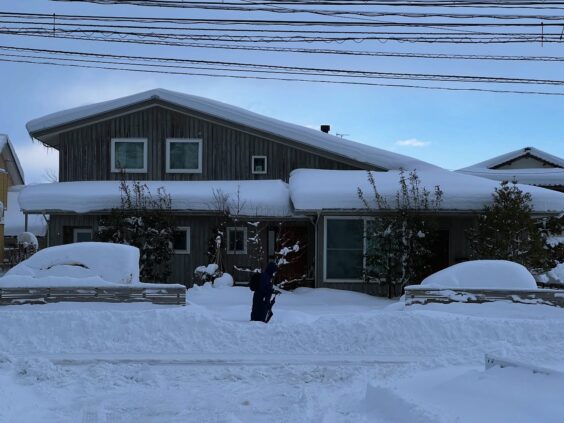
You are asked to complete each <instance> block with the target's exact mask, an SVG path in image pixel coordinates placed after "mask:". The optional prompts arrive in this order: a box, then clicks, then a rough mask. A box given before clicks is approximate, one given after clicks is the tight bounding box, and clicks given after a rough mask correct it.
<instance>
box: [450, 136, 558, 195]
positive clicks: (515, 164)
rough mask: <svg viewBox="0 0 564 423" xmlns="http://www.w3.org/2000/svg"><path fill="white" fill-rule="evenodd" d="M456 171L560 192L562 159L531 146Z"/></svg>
mask: <svg viewBox="0 0 564 423" xmlns="http://www.w3.org/2000/svg"><path fill="white" fill-rule="evenodd" d="M457 172H460V173H464V174H467V175H474V176H481V177H483V178H488V179H493V180H495V181H509V182H519V183H521V184H527V185H535V186H539V187H543V188H548V189H552V190H555V191H560V192H564V159H562V158H560V157H557V156H554V155H552V154H549V153H546V152H544V151H542V150H539V149H537V148H534V147H525V148H521V149H519V150H516V151H512V152H510V153H506V154H502V155H501V156H497V157H494V158H491V159H489V160H486V161H483V162H480V163H476V164H475V165H472V166H468V167H465V168H463V169H459V170H457Z"/></svg>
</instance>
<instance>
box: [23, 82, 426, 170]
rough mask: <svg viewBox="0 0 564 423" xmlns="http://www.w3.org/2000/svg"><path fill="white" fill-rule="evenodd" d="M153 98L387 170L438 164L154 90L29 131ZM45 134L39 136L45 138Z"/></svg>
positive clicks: (38, 122) (36, 124)
mask: <svg viewBox="0 0 564 423" xmlns="http://www.w3.org/2000/svg"><path fill="white" fill-rule="evenodd" d="M150 100H161V101H164V102H167V103H170V104H173V105H176V106H179V107H181V108H187V109H191V110H195V111H197V112H200V113H204V114H206V115H209V116H214V117H217V118H220V119H223V120H226V121H229V122H234V123H237V124H240V125H243V126H247V127H249V128H253V129H257V130H260V131H262V132H265V133H269V134H272V135H276V136H279V137H283V138H285V139H288V140H292V141H294V142H297V143H301V144H304V145H306V146H309V147H313V148H316V149H320V150H324V151H327V152H328V153H331V154H336V155H339V156H342V157H344V158H348V159H352V160H354V161H357V162H361V163H365V164H368V165H371V166H376V167H378V168H383V169H399V168H404V169H415V168H417V169H422V168H424V167H434V166H433V165H431V164H428V163H426V162H423V161H421V160H418V159H415V158H412V157H408V156H404V155H401V154H397V153H392V152H390V151H386V150H382V149H379V148H376V147H371V146H368V145H366V144H361V143H358V142H355V141H350V140H347V139H343V138H340V137H336V136H333V135H330V134H326V133H324V132H321V131H317V130H314V129H311V128H306V127H303V126H300V125H295V124H292V123H287V122H283V121H280V120H277V119H274V118H270V117H266V116H262V115H259V114H257V113H254V112H250V111H248V110H245V109H242V108H240V107H236V106H232V105H229V104H225V103H221V102H219V101H215V100H210V99H207V98H204V97H198V96H194V95H189V94H184V93H179V92H175V91H169V90H164V89H153V90H149V91H145V92H142V93H138V94H134V95H130V96H127V97H122V98H118V99H115V100H110V101H104V102H101V103H96V104H91V105H87V106H81V107H76V108H72V109H68V110H63V111H60V112H56V113H52V114H49V115H47V116H44V117H41V118H38V119H34V120H32V121H30V122H28V123H27V125H26V127H27V130H28V132H29V133H30V134H31V135H32V136H35V135H34V134H36V133H37V132H39V131H46V130H49V129H54V128H57V127H59V126H61V125H68V124H73V123H77V122H79V121H81V120H83V119H86V118H90V117H94V116H97V115H100V114H104V113H109V112H112V111H114V110H118V109H123V108H124V107H130V106H134V105H136V104H139V103H143V102H147V101H150ZM41 138H42V137H41V136H39V139H40V140H41Z"/></svg>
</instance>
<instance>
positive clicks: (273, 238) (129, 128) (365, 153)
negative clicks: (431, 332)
mask: <svg viewBox="0 0 564 423" xmlns="http://www.w3.org/2000/svg"><path fill="white" fill-rule="evenodd" d="M27 129H28V131H29V133H30V135H31V136H32V137H33V138H35V139H37V140H39V141H40V142H42V143H44V144H45V145H47V146H50V147H52V148H55V149H57V150H58V151H59V157H60V160H59V180H60V182H59V183H51V184H42V185H35V186H30V187H26V188H25V189H24V190H23V191H22V193H21V194H20V197H19V201H20V205H21V207H22V209H23V210H24V212H25V213H26V214H29V215H31V214H49V215H50V221H49V230H48V238H49V245H58V244H63V243H71V242H80V241H86V240H90V239H92V237H93V234H95V233H96V231H97V229H98V226H99V222H100V218H101V217H102V216H104V215H105V214H107V213H108V212H109V211H110V210H111V209H112V208H114V207H118V206H119V205H120V191H119V185H120V178H126V179H128V180H141V181H146V183H147V186H148V187H149V188H150V189H151V191H154V190H156V189H157V188H158V187H164V188H165V189H166V191H167V192H168V193H169V194H170V195H171V199H172V209H173V212H174V215H175V220H176V224H177V231H176V233H175V252H176V254H175V256H174V258H173V263H172V268H173V272H172V277H171V280H172V281H175V282H183V283H186V284H188V285H189V284H191V283H192V275H193V271H194V269H195V268H196V267H197V266H200V265H202V264H207V260H208V258H207V251H208V243H209V241H210V240H212V239H213V236H214V230H215V229H217V227H218V225H219V224H220V222H221V220H222V210H224V208H225V205H226V204H227V205H228V208H229V210H230V213H231V217H232V219H231V223H230V225H229V226H228V227H227V228H226V234H225V235H226V243H225V244H226V245H225V252H224V264H225V267H226V269H227V270H229V271H232V272H233V269H235V268H240V267H255V266H256V267H260V266H264V264H265V263H266V260H267V257H269V256H272V255H273V254H274V252H275V251H276V250H278V249H279V248H281V247H284V246H287V247H290V246H292V245H296V244H299V246H300V249H299V254H297V255H296V257H295V260H293V261H292V263H291V271H292V273H293V274H295V275H301V276H300V277H301V278H303V279H304V280H305V281H307V283H309V284H310V285H311V286H316V287H321V286H327V287H334V288H344V289H353V290H360V289H366V287H364V286H363V284H362V283H360V282H361V280H360V274H361V272H362V269H361V267H362V264H363V257H364V248H366V246H365V245H364V242H363V233H364V230H365V225H366V219H365V217H366V215H367V211H366V209H365V208H364V207H363V205H362V203H361V202H360V201H359V199H358V197H357V194H356V192H357V189H358V188H359V187H365V188H366V184H367V179H366V177H367V173H366V172H367V171H373V172H374V174H375V175H376V180H377V183H378V186H379V189H380V188H381V189H382V192H383V194H384V195H388V196H393V195H394V193H395V191H396V190H397V187H398V179H399V169H406V170H412V169H417V172H418V173H419V174H420V176H421V178H422V182H423V184H426V185H428V186H429V187H431V189H432V188H433V187H434V185H436V184H440V185H441V187H442V188H443V191H445V201H444V207H443V209H441V233H440V235H441V236H440V237H439V238H440V243H439V244H438V245H437V249H436V250H437V257H436V263H435V267H436V268H437V269H439V268H442V267H446V266H448V265H449V264H451V263H454V262H456V261H459V260H463V259H464V257H465V254H466V250H465V248H466V245H465V240H464V230H465V228H467V227H468V226H469V225H470V224H471V223H472V219H473V216H474V215H475V213H476V210H479V209H481V208H482V207H483V206H484V205H485V204H487V203H488V202H489V201H490V200H491V193H492V192H493V190H494V188H495V186H497V183H496V182H494V181H490V180H487V179H483V178H477V177H473V176H466V175H462V174H457V173H453V172H449V171H446V170H444V169H441V168H439V167H436V166H433V165H431V164H428V163H425V162H423V161H420V160H418V159H415V158H411V157H408V156H403V155H400V154H395V153H392V152H388V151H385V150H381V149H378V148H375V147H371V146H368V145H364V144H361V143H357V142H354V141H350V140H346V139H342V138H339V137H335V136H332V135H329V134H327V133H324V132H322V131H316V130H313V129H309V128H304V127H302V126H298V125H294V124H290V123H286V122H282V121H279V120H276V119H272V118H269V117H265V116H261V115H258V114H256V113H253V112H250V111H247V110H244V109H241V108H238V107H234V106H230V105H227V104H224V103H220V102H217V101H213V100H209V99H205V98H201V97H196V96H192V95H187V94H182V93H177V92H173V91H168V90H162V89H155V90H150V91H146V92H142V93H139V94H135V95H132V96H128V97H123V98H119V99H116V100H111V101H107V102H103V103H98V104H93V105H88V106H83V107H78V108H75V109H70V110H66V111H62V112H57V113H53V114H51V115H47V116H45V117H42V118H39V119H35V120H33V121H30V122H29V123H28V124H27ZM443 185H444V187H443ZM525 189H527V190H529V191H531V192H532V194H533V196H534V198H535V207H536V210H537V212H538V213H551V212H554V211H555V210H564V194H560V193H555V192H551V191H548V190H545V189H542V188H537V187H526V188H525ZM218 199H219V200H221V199H223V200H224V202H225V204H218ZM219 202H221V201H219ZM233 217H235V218H233ZM282 232H283V234H282ZM251 234H252V235H251ZM250 239H254V240H258V243H259V245H260V246H261V248H262V250H263V251H264V252H265V253H264V254H263V255H262V256H261V257H262V258H261V262H260V263H257V262H254V261H253V260H254V257H252V255H251V252H250V251H249V249H248V246H249V240H250ZM284 243H286V244H284ZM236 277H237V278H243V279H244V278H246V277H248V275H237V274H236Z"/></svg>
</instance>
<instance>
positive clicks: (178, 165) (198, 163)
mask: <svg viewBox="0 0 564 423" xmlns="http://www.w3.org/2000/svg"><path fill="white" fill-rule="evenodd" d="M166 171H167V172H168V173H202V140H197V139H180V138H167V140H166Z"/></svg>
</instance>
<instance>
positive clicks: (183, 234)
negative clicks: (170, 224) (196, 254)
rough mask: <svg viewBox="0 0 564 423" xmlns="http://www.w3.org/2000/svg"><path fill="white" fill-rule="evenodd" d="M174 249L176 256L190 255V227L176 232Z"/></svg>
mask: <svg viewBox="0 0 564 423" xmlns="http://www.w3.org/2000/svg"><path fill="white" fill-rule="evenodd" d="M172 248H173V249H174V252H175V253H176V254H190V228H189V227H179V228H176V229H175V230H174V233H173V240H172Z"/></svg>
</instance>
